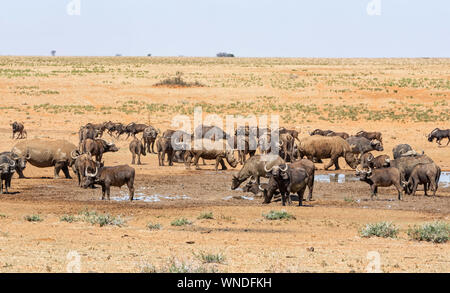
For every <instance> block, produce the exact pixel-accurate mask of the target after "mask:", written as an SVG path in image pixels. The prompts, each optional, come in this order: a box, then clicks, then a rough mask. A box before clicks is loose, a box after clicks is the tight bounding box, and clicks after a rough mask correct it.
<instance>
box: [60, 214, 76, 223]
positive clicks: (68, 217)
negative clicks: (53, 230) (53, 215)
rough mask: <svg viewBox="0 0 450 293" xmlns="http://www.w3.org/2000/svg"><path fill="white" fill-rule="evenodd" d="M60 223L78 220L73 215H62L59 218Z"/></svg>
mask: <svg viewBox="0 0 450 293" xmlns="http://www.w3.org/2000/svg"><path fill="white" fill-rule="evenodd" d="M59 220H60V221H61V222H67V223H73V222H76V221H78V219H77V218H76V217H75V216H74V215H63V216H62V217H61V218H59Z"/></svg>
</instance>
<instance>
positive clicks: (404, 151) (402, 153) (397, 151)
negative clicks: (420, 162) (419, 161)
mask: <svg viewBox="0 0 450 293" xmlns="http://www.w3.org/2000/svg"><path fill="white" fill-rule="evenodd" d="M392 154H393V156H394V160H395V159H397V158H400V157H411V156H416V155H418V154H417V152H416V151H415V150H413V148H412V147H411V146H410V145H409V144H399V145H397V146H395V147H394V148H393V149H392Z"/></svg>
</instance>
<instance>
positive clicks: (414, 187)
mask: <svg viewBox="0 0 450 293" xmlns="http://www.w3.org/2000/svg"><path fill="white" fill-rule="evenodd" d="M417 186H419V182H415V181H414V184H413V188H412V191H411V194H412V196H415V195H416V191H417Z"/></svg>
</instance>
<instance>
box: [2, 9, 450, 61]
mask: <svg viewBox="0 0 450 293" xmlns="http://www.w3.org/2000/svg"><path fill="white" fill-rule="evenodd" d="M71 1H73V0H35V1H33V0H4V1H1V3H0V55H46V56H48V55H50V51H51V50H52V49H54V50H56V51H57V55H59V56H61V55H64V56H66V55H77V56H79V55H81V56H85V55H87V56H89V55H95V56H98V55H105V56H113V55H115V54H117V53H120V54H122V55H124V56H144V55H146V54H147V53H151V54H152V55H153V56H179V55H183V56H215V54H216V53H217V52H221V51H225V52H232V53H234V54H235V55H236V56H239V57H450V56H449V55H450V1H448V0H428V1H421V0H409V1H408V0H379V1H380V2H381V15H379V16H377V15H374V16H370V15H368V14H367V11H366V7H367V4H368V3H369V2H371V1H378V0H334V1H333V0H309V1H301V0H227V1H223V0H164V1H163V0H161V1H156V0H154V1H150V0H148V1H146V0H80V2H81V10H80V13H81V14H80V15H79V16H70V15H68V14H67V12H66V6H67V4H68V3H69V2H71Z"/></svg>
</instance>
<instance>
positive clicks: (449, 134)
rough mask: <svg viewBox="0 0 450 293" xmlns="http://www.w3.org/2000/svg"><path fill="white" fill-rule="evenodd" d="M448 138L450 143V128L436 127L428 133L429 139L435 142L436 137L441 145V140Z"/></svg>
mask: <svg viewBox="0 0 450 293" xmlns="http://www.w3.org/2000/svg"><path fill="white" fill-rule="evenodd" d="M444 138H447V139H448V141H447V144H446V145H448V144H449V143H450V129H442V130H441V129H439V128H435V129H434V130H433V131H432V132H431V133H430V134H429V135H428V141H429V142H433V140H434V139H436V142H437V143H438V145H441V140H442V139H444Z"/></svg>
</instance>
